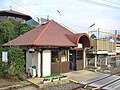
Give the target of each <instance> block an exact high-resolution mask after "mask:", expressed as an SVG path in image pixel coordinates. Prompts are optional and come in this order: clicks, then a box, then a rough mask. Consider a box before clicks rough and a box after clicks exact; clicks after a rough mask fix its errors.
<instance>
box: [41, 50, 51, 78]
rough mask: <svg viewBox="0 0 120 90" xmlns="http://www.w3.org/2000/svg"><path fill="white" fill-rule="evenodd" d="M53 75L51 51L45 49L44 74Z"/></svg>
mask: <svg viewBox="0 0 120 90" xmlns="http://www.w3.org/2000/svg"><path fill="white" fill-rule="evenodd" d="M49 75H51V51H50V50H45V51H43V76H49Z"/></svg>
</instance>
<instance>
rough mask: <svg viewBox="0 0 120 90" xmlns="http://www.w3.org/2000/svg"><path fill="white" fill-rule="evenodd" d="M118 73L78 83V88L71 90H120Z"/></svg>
mask: <svg viewBox="0 0 120 90" xmlns="http://www.w3.org/2000/svg"><path fill="white" fill-rule="evenodd" d="M116 75H120V72H118V73H114V74H105V75H103V76H102V77H97V78H93V79H90V80H85V81H82V82H79V83H78V84H80V86H78V87H76V88H73V89H71V90H120V76H116Z"/></svg>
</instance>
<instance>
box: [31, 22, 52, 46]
mask: <svg viewBox="0 0 120 90" xmlns="http://www.w3.org/2000/svg"><path fill="white" fill-rule="evenodd" d="M50 23H51V20H50V21H49V22H48V24H47V26H46V27H45V28H44V29H43V31H42V32H41V34H40V35H39V36H38V37H37V38H36V39H35V41H34V43H33V44H35V45H36V44H37V43H38V41H39V39H40V38H41V36H42V35H43V34H44V32H45V31H46V29H47V28H48V26H49V25H50Z"/></svg>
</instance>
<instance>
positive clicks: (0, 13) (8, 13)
mask: <svg viewBox="0 0 120 90" xmlns="http://www.w3.org/2000/svg"><path fill="white" fill-rule="evenodd" d="M0 16H14V17H19V18H23V19H25V20H30V19H32V18H31V17H30V16H29V15H26V14H23V13H20V12H17V11H14V10H2V11H0Z"/></svg>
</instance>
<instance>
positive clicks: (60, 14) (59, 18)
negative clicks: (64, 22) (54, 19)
mask: <svg viewBox="0 0 120 90" xmlns="http://www.w3.org/2000/svg"><path fill="white" fill-rule="evenodd" d="M57 12H58V13H59V16H60V18H59V22H61V12H60V11H59V10H57Z"/></svg>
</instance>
